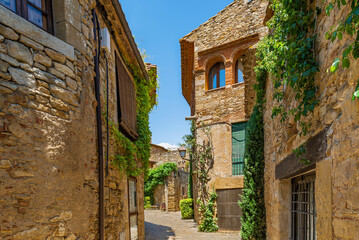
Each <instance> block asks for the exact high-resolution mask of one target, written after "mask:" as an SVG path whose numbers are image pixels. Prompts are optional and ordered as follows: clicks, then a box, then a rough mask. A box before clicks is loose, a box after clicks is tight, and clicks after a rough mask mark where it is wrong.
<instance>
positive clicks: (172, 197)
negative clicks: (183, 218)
mask: <svg viewBox="0 0 359 240" xmlns="http://www.w3.org/2000/svg"><path fill="white" fill-rule="evenodd" d="M187 191H188V172H185V171H182V170H178V171H173V172H171V174H170V175H169V176H168V177H166V179H165V184H164V185H162V184H160V185H159V186H158V187H157V188H156V189H155V192H154V194H153V198H154V205H155V206H157V208H161V207H162V203H164V204H165V206H166V211H169V212H176V211H179V210H180V207H179V202H180V200H182V199H186V198H187V197H188V195H187V193H188V192H187Z"/></svg>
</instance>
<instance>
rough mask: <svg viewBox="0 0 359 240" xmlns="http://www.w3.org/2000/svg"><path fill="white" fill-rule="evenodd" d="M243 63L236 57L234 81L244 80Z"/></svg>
mask: <svg viewBox="0 0 359 240" xmlns="http://www.w3.org/2000/svg"><path fill="white" fill-rule="evenodd" d="M242 71H243V64H242V62H241V61H240V60H239V59H238V60H237V62H236V68H235V70H234V72H235V74H236V76H235V83H241V82H244V79H243V72H242Z"/></svg>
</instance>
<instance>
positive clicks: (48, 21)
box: [2, 0, 54, 34]
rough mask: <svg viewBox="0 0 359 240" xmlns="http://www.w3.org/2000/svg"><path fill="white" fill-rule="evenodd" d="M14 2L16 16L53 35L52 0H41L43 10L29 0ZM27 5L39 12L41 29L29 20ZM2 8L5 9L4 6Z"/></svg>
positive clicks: (16, 0)
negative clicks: (41, 22) (41, 20)
mask: <svg viewBox="0 0 359 240" xmlns="http://www.w3.org/2000/svg"><path fill="white" fill-rule="evenodd" d="M14 1H15V6H16V11H15V13H16V14H17V15H19V16H21V17H23V18H25V19H26V20H28V21H29V22H31V23H32V24H34V25H35V26H37V27H39V28H41V29H44V30H45V31H46V32H48V33H50V34H54V25H53V24H54V23H53V13H52V0H41V3H42V5H43V6H44V7H43V8H39V7H38V6H36V5H35V4H33V3H31V2H30V1H29V0H14ZM29 5H30V6H31V7H33V8H35V9H36V10H37V11H39V12H41V14H42V19H43V27H41V26H39V25H36V24H35V23H33V22H32V21H30V20H29V16H28V6H29ZM2 6H4V5H2ZM4 7H6V6H4ZM8 9H9V8H8ZM9 10H10V11H13V10H11V9H9Z"/></svg>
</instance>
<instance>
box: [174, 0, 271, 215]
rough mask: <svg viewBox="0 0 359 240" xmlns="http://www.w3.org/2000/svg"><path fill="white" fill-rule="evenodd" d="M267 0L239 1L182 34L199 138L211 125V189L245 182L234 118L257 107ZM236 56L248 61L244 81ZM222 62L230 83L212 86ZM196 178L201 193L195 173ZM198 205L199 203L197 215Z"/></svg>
mask: <svg viewBox="0 0 359 240" xmlns="http://www.w3.org/2000/svg"><path fill="white" fill-rule="evenodd" d="M266 5H267V3H266V2H264V1H242V0H238V1H234V2H233V3H231V4H230V5H228V6H227V7H226V8H225V9H223V10H222V11H221V12H219V13H218V14H217V15H216V16H214V17H212V18H211V19H209V20H208V21H207V22H205V23H203V24H202V25H201V26H200V27H198V28H197V29H195V30H194V31H192V32H191V33H190V34H188V35H186V36H185V37H183V38H182V39H181V40H180V44H181V64H182V92H183V95H184V97H185V99H186V100H187V102H188V103H189V105H190V106H191V113H192V116H194V117H195V118H196V129H197V130H196V139H197V142H198V143H199V144H202V142H203V140H207V139H206V137H205V134H204V131H203V130H204V128H207V127H208V128H209V129H210V133H211V135H212V141H213V147H214V167H213V169H212V170H211V171H210V173H209V177H210V178H211V180H210V182H209V184H208V188H209V189H210V190H212V189H213V188H214V189H216V190H217V189H218V190H219V189H221V190H223V189H238V188H243V175H237V176H234V175H233V174H232V173H233V171H232V124H233V123H239V122H246V121H247V120H248V118H249V116H250V113H251V110H252V108H253V103H254V98H255V92H254V90H253V88H252V85H253V84H254V83H255V74H254V70H253V67H254V65H255V55H254V54H255V47H256V43H257V42H258V40H259V38H260V37H262V36H264V35H265V34H266V28H265V27H264V26H263V19H264V16H265V10H266ZM237 60H240V62H241V63H242V64H243V69H242V73H243V79H244V82H239V83H235V64H236V62H237ZM218 62H223V63H224V66H225V79H226V80H225V86H224V87H220V88H216V89H210V90H209V89H208V75H209V71H210V69H211V67H212V66H213V65H214V64H216V63H218ZM192 66H193V67H192ZM193 179H194V198H195V199H196V198H197V193H196V191H198V190H197V186H196V176H195V174H194V178H193ZM197 208H198V206H197V205H195V219H197V220H198V211H197Z"/></svg>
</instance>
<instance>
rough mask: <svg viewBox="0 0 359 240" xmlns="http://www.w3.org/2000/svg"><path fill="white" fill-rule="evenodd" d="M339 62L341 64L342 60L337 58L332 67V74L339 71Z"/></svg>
mask: <svg viewBox="0 0 359 240" xmlns="http://www.w3.org/2000/svg"><path fill="white" fill-rule="evenodd" d="M339 62H340V59H339V58H336V59H335V60H334V62H333V64H332V66H331V67H330V71H331V72H332V73H335V71H336V70H337V68H338V65H339Z"/></svg>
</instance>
